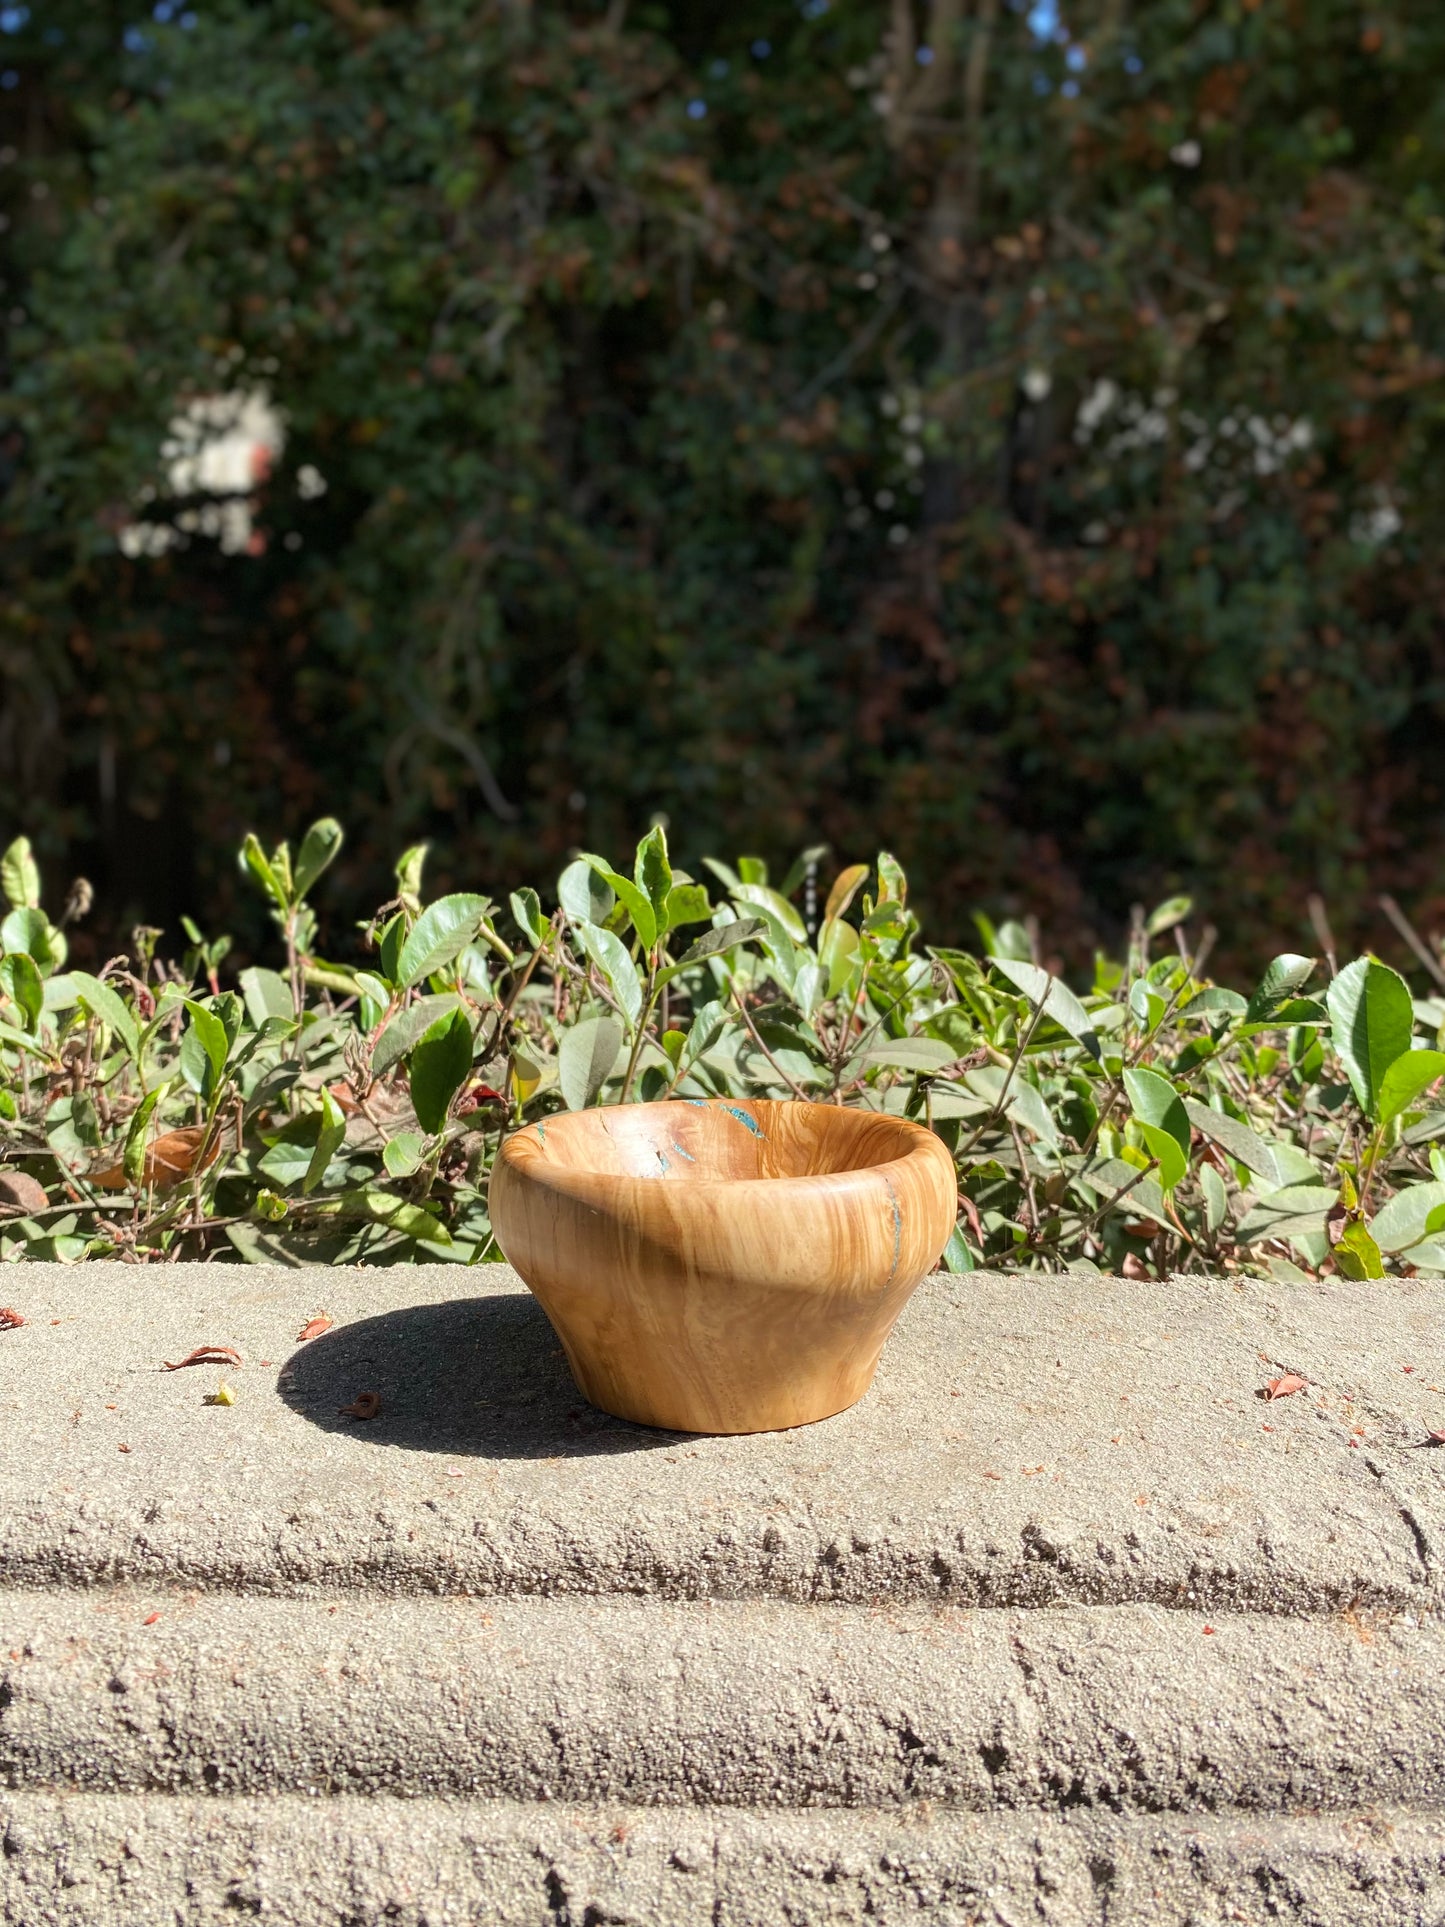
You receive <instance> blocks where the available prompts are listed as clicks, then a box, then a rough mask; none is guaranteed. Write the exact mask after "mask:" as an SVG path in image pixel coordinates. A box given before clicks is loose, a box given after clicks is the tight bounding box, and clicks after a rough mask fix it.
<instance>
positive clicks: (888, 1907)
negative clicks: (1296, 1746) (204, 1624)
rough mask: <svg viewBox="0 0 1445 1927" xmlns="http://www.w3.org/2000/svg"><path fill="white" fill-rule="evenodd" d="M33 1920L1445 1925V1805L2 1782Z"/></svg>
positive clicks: (613, 1925) (1, 1802)
mask: <svg viewBox="0 0 1445 1927" xmlns="http://www.w3.org/2000/svg"><path fill="white" fill-rule="evenodd" d="M0 1848H3V1852H0V1907H4V1908H6V1909H7V1911H6V1912H4V1914H3V1915H0V1918H4V1919H5V1920H6V1921H7V1923H8V1922H12V1921H13V1922H17V1923H23V1927H216V1924H217V1923H226V1922H231V1921H236V1920H244V1919H249V1918H259V1919H261V1920H263V1921H265V1922H269V1923H272V1924H273V1927H785V1924H786V1927H845V1923H847V1924H848V1927H851V1923H855V1922H867V1923H868V1927H895V1924H896V1923H904V1922H906V1923H908V1927H921V1924H922V1923H926V1924H927V1927H1174V1924H1175V1923H1178V1924H1179V1927H1224V1923H1227V1922H1237V1921H1244V1922H1248V1923H1249V1924H1250V1927H1262V1924H1263V1923H1278V1922H1281V1921H1288V1922H1290V1923H1294V1924H1295V1927H1325V1924H1326V1923H1328V1927H1336V1924H1338V1927H1440V1924H1441V1923H1442V1922H1445V1816H1441V1815H1439V1814H1421V1813H1418V1812H1400V1811H1393V1810H1390V1809H1379V1810H1376V1811H1374V1812H1371V1813H1369V1814H1367V1815H1361V1816H1357V1817H1355V1818H1352V1819H1340V1818H1337V1817H1333V1816H1331V1817H1327V1818H1317V1817H1315V1816H1312V1815H1308V1814H1300V1815H1289V1816H1279V1817H1273V1818H1270V1819H1266V1820H1259V1819H1254V1818H1250V1819H1246V1820H1240V1819H1239V1818H1237V1817H1232V1816H1224V1817H1221V1816H1216V1815H1210V1814H1198V1815H1189V1816H1179V1815H1170V1814H1157V1815H1155V1814H1150V1815H1142V1816H1139V1815H1135V1816H1126V1815H1118V1814H1111V1813H1107V1812H1087V1811H1081V1812H1079V1813H1077V1814H1074V1815H1070V1816H1068V1817H1066V1818H1053V1817H1047V1816H1034V1817H1031V1818H1030V1819H1029V1820H1028V1821H1027V1822H1026V1823H1024V1824H1022V1825H1021V1824H1019V1823H1018V1822H1016V1821H1014V1820H1011V1819H1007V1818H1000V1817H996V1816H983V1815H977V1814H960V1813H956V1812H951V1811H949V1810H948V1809H945V1808H938V1807H932V1808H930V1807H927V1806H917V1807H913V1808H910V1809H908V1810H907V1811H905V1812H898V1811H894V1812H885V1813H879V1812H876V1811H869V1810H859V1809H852V1810H850V1811H838V1810H836V1809H834V1810H827V1811H820V1812H807V1813H772V1812H765V1813H756V1812H752V1813H749V1812H734V1813H730V1812H718V1811H717V1810H716V1809H702V1810H690V1811H687V1812H684V1813H680V1814H679V1813H677V1812H673V1811H667V1810H659V1809H657V1808H648V1807H644V1808H632V1807H624V1806H608V1807H603V1808H595V1807H569V1806H566V1805H562V1804H560V1803H558V1804H550V1805H540V1806H530V1807H524V1806H522V1805H520V1804H517V1803H513V1802H489V1801H475V1802H468V1803H467V1804H465V1805H461V1806H459V1805H457V1804H454V1803H452V1802H449V1801H438V1800H392V1799H385V1798H372V1797H366V1796H357V1797H354V1798H348V1799H333V1800H316V1799H310V1800H308V1799H306V1798H305V1797H303V1796H299V1795H295V1796H283V1797H278V1798H274V1799H247V1798H237V1799H231V1798H216V1797H211V1798H206V1797H197V1796H183V1797H179V1798H175V1799H155V1798H145V1797H141V1796H128V1795H119V1796H107V1795H92V1794H80V1795H54V1794H44V1793H41V1794H23V1795H20V1796H16V1795H7V1794H4V1793H0Z"/></svg>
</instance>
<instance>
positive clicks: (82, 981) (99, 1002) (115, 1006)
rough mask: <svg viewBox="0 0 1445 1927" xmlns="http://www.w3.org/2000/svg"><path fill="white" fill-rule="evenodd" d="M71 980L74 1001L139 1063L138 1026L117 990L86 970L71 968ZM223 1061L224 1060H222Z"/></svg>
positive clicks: (132, 1059) (133, 1060)
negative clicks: (115, 1037)
mask: <svg viewBox="0 0 1445 1927" xmlns="http://www.w3.org/2000/svg"><path fill="white" fill-rule="evenodd" d="M70 981H71V984H72V985H73V986H74V989H75V995H76V998H77V1001H78V1002H79V1003H80V1004H82V1005H83V1006H84V1008H85V1009H86V1010H88V1011H89V1012H90V1014H91V1016H92V1017H94V1018H97V1019H98V1020H99V1021H100V1022H101V1023H102V1024H108V1025H109V1026H110V1028H111V1029H112V1030H113V1031H114V1032H115V1034H116V1036H117V1037H118V1038H119V1039H120V1041H121V1043H122V1044H123V1045H124V1046H125V1048H126V1050H128V1051H129V1052H130V1056H131V1061H132V1062H133V1063H136V1064H139V1062H140V1051H141V1044H140V1026H139V1024H137V1022H136V1020H135V1014H134V1012H133V1011H131V1009H130V1008H129V1006H128V1005H127V1004H125V1003H124V1002H123V1001H122V999H121V997H120V994H119V992H118V991H116V990H115V989H113V988H112V986H111V985H110V984H108V983H104V982H102V980H101V979H100V978H99V977H92V976H91V974H90V972H89V971H88V970H72V971H71V972H70ZM223 1061H224V1060H223Z"/></svg>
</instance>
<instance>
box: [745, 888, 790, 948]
mask: <svg viewBox="0 0 1445 1927" xmlns="http://www.w3.org/2000/svg"><path fill="white" fill-rule="evenodd" d="M733 896H734V897H735V898H736V899H737V901H738V902H739V903H745V904H747V905H748V906H749V907H750V908H754V909H758V910H761V911H762V913H763V915H764V916H765V917H767V916H771V917H772V918H774V919H775V920H776V921H777V922H778V923H779V924H780V925H781V926H782V928H783V929H784V930H785V931H786V932H787V934H788V936H789V937H790V938H791V940H792V941H793V942H794V943H806V942H807V941H808V931H807V926H806V925H805V924H804V922H803V919H802V917H801V916H800V915H799V914H798V910H797V908H796V906H795V905H793V904H791V903H789V902H788V899H787V898H786V897H785V896H783V895H782V894H781V893H780V892H779V891H777V890H770V889H769V888H768V886H767V885H766V884H765V883H740V884H739V885H738V887H737V889H736V890H734V891H733Z"/></svg>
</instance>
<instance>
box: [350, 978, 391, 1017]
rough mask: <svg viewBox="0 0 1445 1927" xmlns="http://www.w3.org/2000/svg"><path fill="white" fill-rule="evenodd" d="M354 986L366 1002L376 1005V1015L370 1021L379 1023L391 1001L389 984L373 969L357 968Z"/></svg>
mask: <svg viewBox="0 0 1445 1927" xmlns="http://www.w3.org/2000/svg"><path fill="white" fill-rule="evenodd" d="M356 988H357V989H358V990H359V991H360V992H361V994H362V996H363V997H364V998H365V1000H366V1002H367V1003H369V1004H374V1005H375V1007H376V1016H375V1017H374V1018H373V1019H372V1023H373V1024H376V1023H380V1021H381V1019H382V1017H383V1016H384V1015H385V1013H386V1010H387V1008H388V1007H389V1005H390V1003H391V985H390V984H388V983H386V982H385V981H384V980H383V979H382V978H380V977H378V976H377V975H376V974H375V972H374V971H370V970H358V971H357V973H356Z"/></svg>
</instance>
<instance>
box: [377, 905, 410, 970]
mask: <svg viewBox="0 0 1445 1927" xmlns="http://www.w3.org/2000/svg"><path fill="white" fill-rule="evenodd" d="M406 937H407V920H406V918H405V917H404V916H403V915H402V913H401V911H400V910H398V911H397V913H396V915H395V916H394V917H393V918H392V919H391V921H390V922H389V923H388V924H387V925H386V926H385V927H384V929H383V930H382V932H381V935H380V936H379V937H378V939H377V945H376V956H377V970H378V972H379V973H380V975H381V976H382V977H384V978H385V979H386V981H387V983H389V984H390V985H391V986H392V987H393V989H396V988H399V987H400V983H399V979H400V972H401V947H402V945H403V944H404V943H405V942H406Z"/></svg>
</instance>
